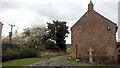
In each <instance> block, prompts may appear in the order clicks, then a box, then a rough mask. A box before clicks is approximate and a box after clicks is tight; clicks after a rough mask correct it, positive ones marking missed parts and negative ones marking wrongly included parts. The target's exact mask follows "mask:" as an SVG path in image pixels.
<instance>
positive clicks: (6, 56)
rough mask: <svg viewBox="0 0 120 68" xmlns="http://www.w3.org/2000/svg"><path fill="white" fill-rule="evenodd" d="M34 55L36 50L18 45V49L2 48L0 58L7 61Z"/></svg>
mask: <svg viewBox="0 0 120 68" xmlns="http://www.w3.org/2000/svg"><path fill="white" fill-rule="evenodd" d="M35 56H36V50H35V49H30V48H28V47H20V48H19V49H10V48H8V49H6V50H3V55H2V60H3V61H8V60H13V59H20V58H31V57H35Z"/></svg>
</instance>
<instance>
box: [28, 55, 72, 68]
mask: <svg viewBox="0 0 120 68" xmlns="http://www.w3.org/2000/svg"><path fill="white" fill-rule="evenodd" d="M68 56H69V55H63V56H58V57H54V58H51V59H49V60H46V61H42V62H37V63H34V64H32V65H29V66H70V65H68V64H65V60H66V59H67V58H68Z"/></svg>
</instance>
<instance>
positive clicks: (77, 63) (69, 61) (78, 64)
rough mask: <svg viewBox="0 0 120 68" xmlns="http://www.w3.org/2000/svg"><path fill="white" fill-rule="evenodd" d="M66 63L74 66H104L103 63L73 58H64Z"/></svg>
mask: <svg viewBox="0 0 120 68" xmlns="http://www.w3.org/2000/svg"><path fill="white" fill-rule="evenodd" d="M65 63H66V64H70V65H75V66H106V65H105V64H97V63H92V64H89V63H84V62H76V61H75V60H73V59H70V60H66V61H65Z"/></svg>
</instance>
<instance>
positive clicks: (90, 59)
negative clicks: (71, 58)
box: [88, 47, 94, 63]
mask: <svg viewBox="0 0 120 68" xmlns="http://www.w3.org/2000/svg"><path fill="white" fill-rule="evenodd" d="M93 51H94V50H93V49H92V47H89V49H88V52H89V63H93V54H92V52H93Z"/></svg>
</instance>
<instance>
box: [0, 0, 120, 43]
mask: <svg viewBox="0 0 120 68" xmlns="http://www.w3.org/2000/svg"><path fill="white" fill-rule="evenodd" d="M118 1H119V0H92V2H93V4H94V10H95V11H97V12H98V13H100V14H101V15H103V16H104V17H106V18H108V19H110V20H111V21H113V22H114V23H116V24H118ZM89 2H90V0H0V21H1V22H2V23H3V24H4V25H3V30H2V35H3V36H8V32H10V26H9V24H13V25H15V27H14V29H13V32H14V31H15V30H18V31H19V32H22V29H24V28H27V27H32V26H33V25H45V26H46V25H47V24H46V23H47V22H51V23H52V20H59V21H66V22H67V26H69V31H70V28H71V27H72V26H73V25H74V24H75V23H76V22H77V20H78V19H80V18H81V16H82V15H84V13H85V12H86V11H87V9H88V3H89ZM66 40H67V42H66V43H71V34H69V36H68V38H66ZM119 40H120V39H118V35H117V41H119Z"/></svg>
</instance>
